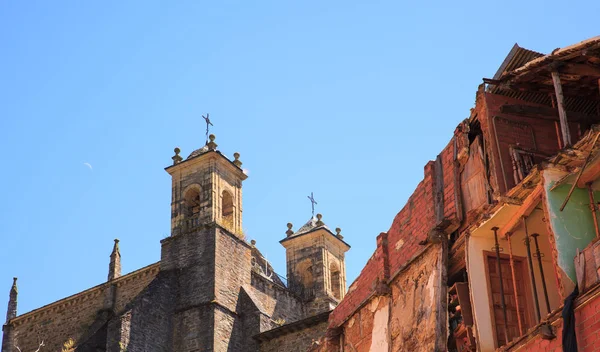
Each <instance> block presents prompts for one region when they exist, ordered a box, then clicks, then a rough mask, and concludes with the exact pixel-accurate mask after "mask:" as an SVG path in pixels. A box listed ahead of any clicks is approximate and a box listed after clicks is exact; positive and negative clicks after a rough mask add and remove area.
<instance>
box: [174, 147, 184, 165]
mask: <svg viewBox="0 0 600 352" xmlns="http://www.w3.org/2000/svg"><path fill="white" fill-rule="evenodd" d="M173 151H174V152H175V155H173V157H172V158H171V159H173V165H175V164H179V163H180V162H181V160H183V158H182V157H181V156H180V155H179V153H180V152H181V149H179V147H175V149H174V150H173Z"/></svg>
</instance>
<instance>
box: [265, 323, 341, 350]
mask: <svg viewBox="0 0 600 352" xmlns="http://www.w3.org/2000/svg"><path fill="white" fill-rule="evenodd" d="M326 330H327V322H326V321H324V322H322V323H319V324H317V325H313V326H310V327H306V328H304V329H301V330H299V331H293V332H290V333H286V334H283V335H281V336H278V337H275V338H273V339H271V340H268V341H265V342H262V343H261V344H260V352H283V351H285V352H306V351H307V350H308V349H309V348H310V347H311V345H312V344H313V342H314V341H318V340H319V338H320V337H321V336H323V335H324V334H325V331H326ZM349 351H352V350H349Z"/></svg>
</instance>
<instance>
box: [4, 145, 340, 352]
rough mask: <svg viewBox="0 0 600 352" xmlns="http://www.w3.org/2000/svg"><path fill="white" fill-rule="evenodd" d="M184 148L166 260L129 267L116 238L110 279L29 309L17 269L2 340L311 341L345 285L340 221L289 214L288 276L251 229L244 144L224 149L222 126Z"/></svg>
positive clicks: (169, 345)
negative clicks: (22, 306) (246, 215)
mask: <svg viewBox="0 0 600 352" xmlns="http://www.w3.org/2000/svg"><path fill="white" fill-rule="evenodd" d="M179 153H180V150H179V149H178V148H176V149H175V155H174V156H173V164H172V165H171V166H169V167H167V168H166V171H167V172H168V173H169V174H170V175H171V178H172V202H171V236H169V237H167V238H165V239H163V240H162V241H161V260H160V262H158V263H155V264H152V265H150V266H148V267H146V268H142V269H140V270H138V271H135V272H132V273H130V274H127V275H123V276H122V275H121V253H120V251H119V245H118V243H119V242H118V240H115V244H114V248H113V251H112V253H111V255H110V263H109V271H108V280H107V282H105V283H103V284H101V285H98V286H96V287H93V288H91V289H89V290H86V291H84V292H81V293H78V294H76V295H73V296H71V297H67V298H65V299H63V300H60V301H57V302H54V303H51V304H49V305H47V306H44V307H42V308H39V309H36V310H34V311H32V312H29V313H26V314H22V315H17V286H16V279H15V281H14V283H13V286H12V288H11V290H10V297H9V305H8V312H7V318H6V323H5V324H4V326H3V340H2V352H15V351H17V350H19V349H20V350H22V351H34V350H35V349H37V348H38V347H41V350H40V351H44V350H48V351H61V350H63V351H82V352H85V351H94V352H97V351H110V352H121V351H128V352H148V351H165V352H167V351H180V352H184V351H188V352H199V351H223V352H225V351H275V350H282V349H280V348H283V350H289V351H303V350H307V349H308V348H309V347H310V346H311V345H312V344H313V340H318V338H319V337H320V336H322V335H323V333H324V331H325V329H326V327H327V319H328V317H329V314H330V312H331V310H332V309H333V308H335V306H337V304H338V302H339V301H340V300H341V299H342V298H343V296H344V294H345V287H346V272H345V259H344V256H345V252H346V251H348V249H349V248H350V247H349V246H348V245H347V244H346V243H345V242H344V241H343V239H342V235H341V233H340V230H339V229H336V230H337V231H336V233H334V232H332V231H331V230H330V229H329V228H328V227H327V226H326V225H325V224H324V223H323V221H322V216H321V214H318V215H317V216H316V217H315V218H311V219H310V220H309V221H308V222H307V223H306V224H305V225H304V226H302V227H301V228H300V229H299V230H298V231H295V232H294V231H293V230H292V227H293V226H292V225H291V224H288V231H287V233H286V235H287V236H286V237H285V238H284V239H283V240H282V241H281V243H282V245H283V246H284V247H285V248H286V255H287V264H288V280H287V281H288V282H289V285H287V284H286V283H285V282H284V281H283V280H282V278H280V277H279V276H278V275H277V274H275V272H274V270H273V268H272V267H271V266H270V264H269V263H268V261H267V260H266V259H265V258H264V257H263V256H262V254H261V253H260V251H259V250H258V248H257V247H256V242H255V241H250V243H248V242H247V241H246V238H245V234H244V233H243V232H242V181H244V180H245V179H246V177H247V176H246V175H245V174H244V172H243V171H242V169H241V165H242V163H241V161H240V160H239V154H238V153H235V154H234V160H233V161H231V160H229V159H228V158H226V157H225V156H224V155H223V154H221V152H219V151H218V150H217V145H216V143H215V137H214V136H213V135H211V136H210V137H209V141H207V143H206V145H205V146H204V147H202V148H201V149H198V150H195V151H194V152H192V153H191V154H190V155H189V157H188V158H186V159H185V160H184V159H183V158H182V157H181V156H180V155H179ZM42 342H43V346H40V344H41V343H42ZM282 346H283V347H282ZM286 346H287V347H286Z"/></svg>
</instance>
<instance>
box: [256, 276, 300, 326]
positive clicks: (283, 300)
mask: <svg viewBox="0 0 600 352" xmlns="http://www.w3.org/2000/svg"><path fill="white" fill-rule="evenodd" d="M252 294H253V295H252V296H253V297H252V298H254V299H256V300H258V301H259V303H258V304H260V305H261V307H262V309H263V313H265V314H268V315H269V317H270V318H271V319H272V320H279V319H282V320H283V324H286V323H290V322H293V321H296V320H300V319H302V318H304V305H303V303H302V301H301V300H300V299H299V298H298V297H296V296H295V295H294V294H292V293H291V292H290V291H288V290H286V289H285V288H284V287H281V286H279V285H277V284H275V283H273V282H271V281H269V280H267V279H266V278H264V277H262V276H261V275H260V274H258V273H255V272H252Z"/></svg>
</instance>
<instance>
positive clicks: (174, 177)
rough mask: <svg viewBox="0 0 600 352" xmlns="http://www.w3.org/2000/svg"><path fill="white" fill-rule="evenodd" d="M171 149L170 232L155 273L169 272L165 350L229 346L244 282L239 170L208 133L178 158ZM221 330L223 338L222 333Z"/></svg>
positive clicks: (238, 340)
mask: <svg viewBox="0 0 600 352" xmlns="http://www.w3.org/2000/svg"><path fill="white" fill-rule="evenodd" d="M180 153H181V151H180V150H179V148H175V155H174V156H173V157H172V159H173V164H172V165H171V166H169V167H167V168H165V170H166V171H167V172H168V173H169V175H170V176H171V194H172V196H171V235H170V236H168V237H167V238H164V239H163V240H162V241H161V260H160V271H161V274H162V275H166V276H169V275H170V277H173V279H174V280H175V282H176V285H174V287H177V294H176V295H175V296H173V297H171V299H172V300H173V304H174V311H175V316H174V319H173V322H174V326H173V345H172V348H171V349H170V350H171V351H181V352H193V351H199V348H202V350H203V351H204V350H206V351H231V350H234V351H237V350H240V348H238V346H239V345H241V344H243V341H244V338H245V335H244V331H243V329H242V328H241V327H242V324H241V321H240V319H241V318H240V315H239V314H238V312H237V309H238V300H239V293H240V288H241V287H242V286H244V285H250V283H251V272H252V265H251V248H252V247H251V246H250V244H248V243H247V242H246V240H245V236H244V234H243V231H242V181H244V180H245V179H246V178H247V176H246V174H245V173H244V172H243V171H242V169H241V166H242V162H241V161H240V160H239V157H240V155H239V154H238V153H235V154H234V160H233V161H232V160H230V159H228V158H227V157H225V156H224V155H223V154H222V153H221V152H219V151H218V150H217V144H216V143H215V136H214V135H210V136H208V140H207V142H206V144H205V145H204V146H203V147H202V148H200V149H197V150H194V151H193V152H192V153H191V154H190V155H189V156H188V157H187V158H186V159H185V160H184V159H183V158H182V157H181V156H180V155H179V154H180ZM224 336H228V338H223V337H224Z"/></svg>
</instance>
